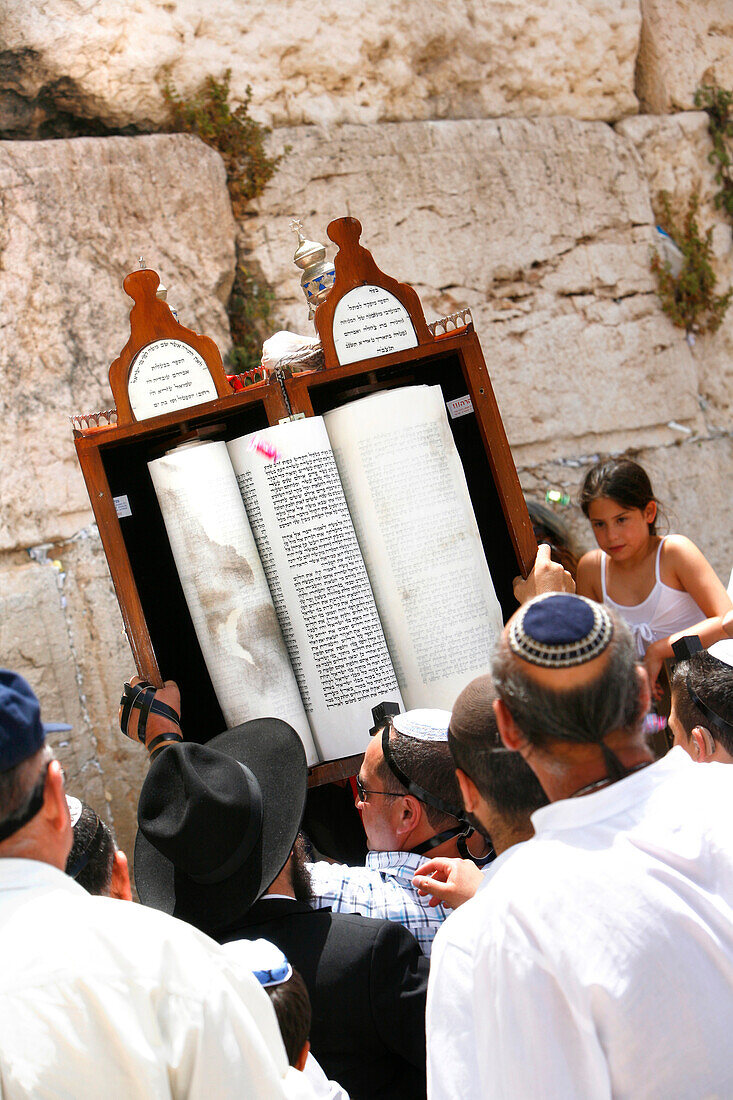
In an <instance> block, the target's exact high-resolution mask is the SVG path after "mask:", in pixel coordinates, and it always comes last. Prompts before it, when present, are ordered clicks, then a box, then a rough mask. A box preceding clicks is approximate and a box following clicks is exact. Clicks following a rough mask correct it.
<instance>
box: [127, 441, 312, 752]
mask: <svg viewBox="0 0 733 1100" xmlns="http://www.w3.org/2000/svg"><path fill="white" fill-rule="evenodd" d="M148 469H149V470H150V476H151V477H152V479H153V486H154V488H155V493H156V496H157V498H158V503H159V504H160V510H161V512H162V513H163V520H164V522H165V526H166V530H167V532H168V538H169V541H170V545H171V549H172V551H173V557H174V559H175V562H176V568H177V570H178V575H179V577H180V579H181V585H182V587H183V593H184V595H185V597H186V602H187V604H188V609H189V611H190V613H191V618H192V620H193V625H194V627H195V629H196V636H197V638H198V640H199V645H200V646H201V652H202V653H203V656H204V660H205V662H206V667H207V668H208V670H209V675H210V676H211V682H212V684H213V685H214V691H215V692H216V697H217V699H218V700H219V706H220V707H221V709H222V713H223V715H224V719H225V721H226V723H227V727H228V728H230V729H231V728H232V726H236V725H238V724H239V723H240V722H247V721H249V720H250V719H252V718H270V717H272V718H281V719H282V720H283V721H284V722H289V723H290V725H291V726H293V728H294V729H295V730H297V732H298V734H299V735H300V738H301V740H302V742H303V745H304V747H305V751H306V756H307V758H308V763H309V764H315V763H317V762H318V754H317V752H316V746H315V743H314V741H313V737H312V735H311V732H310V726H309V723H308V719H307V717H306V714H305V710H304V709H303V703H302V700H301V698H300V694H299V692H298V686H297V684H296V681H295V676H294V675H293V670H292V668H291V666H290V661H289V659H288V654H287V649H286V647H285V642H284V641H283V636H282V633H281V631H280V626H279V624H278V620H277V615H276V614H275V608H274V606H273V603H272V597H271V596H270V590H269V588H268V585H267V581H266V579H265V574H264V572H263V569H262V565H261V563H260V560H259V557H258V555H257V547H256V545H255V540H254V538H253V537H252V531H251V529H250V526H249V523H248V521H247V515H246V513H245V511H244V508H243V507H242V498H241V496H240V494H239V489H238V487H237V479H236V477H235V475H234V470H233V469H232V464H231V461H230V459H229V454H228V452H227V448H226V443H215V442H208V443H200V444H195V445H188V446H186V445H184V446H183V447H179V448H176V449H175V450H173V451H170V452H169V453H168V454H166V455H163V457H162V458H156V459H155V460H154V461H153V462H149V463H148ZM181 686H183V685H181Z"/></svg>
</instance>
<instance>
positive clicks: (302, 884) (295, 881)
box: [290, 833, 313, 901]
mask: <svg viewBox="0 0 733 1100" xmlns="http://www.w3.org/2000/svg"><path fill="white" fill-rule="evenodd" d="M307 859H308V856H307V853H306V846H305V837H304V836H303V834H302V833H298V835H297V837H296V838H295V844H294V845H293V854H292V855H291V857H290V881H291V883H292V887H293V893H294V894H295V897H296V900H297V901H312V900H313V887H312V886H311V876H310V871H309V870H308V868H307V867H306V862H307Z"/></svg>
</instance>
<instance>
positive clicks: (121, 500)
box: [112, 496, 132, 519]
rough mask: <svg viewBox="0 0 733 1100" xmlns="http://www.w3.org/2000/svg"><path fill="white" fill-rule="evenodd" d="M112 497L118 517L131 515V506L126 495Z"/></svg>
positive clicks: (122, 517)
mask: <svg viewBox="0 0 733 1100" xmlns="http://www.w3.org/2000/svg"><path fill="white" fill-rule="evenodd" d="M112 499H113V500H114V502H115V510H116V511H117V518H118V519H124V518H125V517H126V516H131V515H132V508H131V507H130V502H129V500H128V499H127V497H126V496H121V497H113V498H112Z"/></svg>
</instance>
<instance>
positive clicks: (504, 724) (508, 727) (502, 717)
mask: <svg viewBox="0 0 733 1100" xmlns="http://www.w3.org/2000/svg"><path fill="white" fill-rule="evenodd" d="M494 715H495V716H496V724H497V726H498V727H499V736H500V737H501V739H502V742H503V743H504V747H505V748H507V749H509V750H510V752H519V750H520V749H521V747H522V746H523V745H524V743H525V741H524V736H523V735H522V732H521V730H520V729H518V727H517V725H516V723H515V721H514V719H513V718H512V716H511V712H510V711H509V707H508V706H507V705H506V703H505V702H504V701H503V700H502V699H494Z"/></svg>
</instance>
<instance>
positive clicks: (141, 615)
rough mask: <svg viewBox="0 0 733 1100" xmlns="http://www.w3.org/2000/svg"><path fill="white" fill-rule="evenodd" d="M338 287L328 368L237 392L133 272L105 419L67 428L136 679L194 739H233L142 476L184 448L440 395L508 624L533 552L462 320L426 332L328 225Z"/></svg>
mask: <svg viewBox="0 0 733 1100" xmlns="http://www.w3.org/2000/svg"><path fill="white" fill-rule="evenodd" d="M328 233H329V237H330V238H331V239H332V240H333V241H334V242H335V243H336V244H337V245H338V246H339V252H338V254H337V256H336V257H335V261H334V263H335V269H336V277H335V282H334V286H333V289H332V290H331V292H330V293H329V295H328V298H327V299H326V300H325V301H324V302H323V303H322V304H321V305H320V306H319V307H318V309H317V310H316V314H315V324H316V328H317V330H318V333H319V336H320V339H321V343H322V346H323V356H324V361H325V367H324V368H323V369H320V370H317V371H310V372H306V373H300V374H292V375H289V376H283V373H282V372H278V373H277V375H273V376H272V377H271V378H270V380H269V381H263V382H260V383H257V384H254V385H251V386H248V387H247V388H246V389H244V390H242V391H241V392H234V390H233V389H232V386H231V385H230V383H229V381H228V379H227V376H226V374H225V373H224V369H223V366H222V362H221V357H220V355H219V352H218V350H217V348H216V346H215V344H214V343H213V341H212V340H210V339H209V338H207V337H205V336H201V335H200V334H197V333H195V332H193V331H192V330H190V329H187V328H185V327H184V326H182V325H180V324H178V322H177V321H176V319H175V318H174V316H173V314H172V312H171V310H170V309H169V307H168V306H167V305H166V304H165V303H164V302H161V301H158V300H157V298H156V290H157V287H158V284H159V279H158V276H157V275H156V273H155V272H153V271H150V270H141V271H136V272H133V273H132V274H130V275H129V276H128V277H127V278H126V280H125V283H124V286H125V290H126V291H127V293H128V294H129V295H130V296H131V297H132V298H133V299H134V303H135V304H134V306H133V308H132V311H131V314H130V327H131V334H130V339H129V341H128V343H127V344H126V346H125V348H124V350H123V351H122V353H121V354H120V356H119V358H118V359H117V360H115V362H114V363H113V364H112V367H111V369H110V385H111V387H112V392H113V396H114V398H115V402H116V423H113V422H110V423H104V422H103V421H104V420H105V419H106V420H108V421H114V420H115V415H114V413H109V414H95V415H93V416H85V417H81V416H78V417H75V418H73V423H74V425H75V427H74V437H75V445H76V450H77V454H78V457H79V462H80V464H81V468H82V471H83V474H84V478H85V481H86V485H87V489H88V491H89V496H90V500H91V503H92V508H93V510H94V515H95V518H96V521H97V525H98V527H99V533H100V538H101V541H102V545H103V548H104V551H105V554H106V557H107V561H108V564H109V569H110V573H111V575H112V580H113V583H114V586H115V591H116V594H117V598H118V600H119V604H120V609H121V612H122V617H123V621H124V624H125V630H126V632H127V637H128V640H129V642H130V646H131V648H132V653H133V657H134V660H135V664H136V667H137V670H138V673H139V675H140V676H142V677H144V678H145V679H148V680H150V681H152V682H153V683H156V684H162V682H163V680H164V679H173V680H175V681H176V682H177V683H178V684H179V686H180V687H181V697H182V725H183V729H184V734H185V736H186V738H187V739H189V740H198V741H202V742H203V741H207V740H208V739H209V738H210V737H213V736H214V735H215V734H217V733H219V732H221V731H222V730H223V729H225V728H226V722H225V720H224V716H223V714H222V710H221V708H220V706H219V703H218V701H217V696H216V694H215V691H214V687H213V684H212V680H211V676H210V675H209V672H208V670H207V666H206V662H205V660H204V656H203V653H202V649H201V646H200V645H199V641H198V638H197V634H196V630H195V628H194V624H193V621H192V618H191V614H190V612H189V608H188V605H187V602H186V598H185V596H184V592H183V587H182V584H181V581H180V579H179V574H178V571H177V568H176V564H175V561H174V558H173V552H172V549H171V544H170V541H169V537H168V532H167V530H166V525H165V523H164V520H163V516H162V513H161V507H160V506H159V503H158V498H157V497H156V492H155V490H154V487H153V483H152V480H151V475H150V472H149V470H148V463H149V462H150V461H151V460H154V459H156V458H158V457H159V456H161V455H163V454H164V453H165V452H167V451H169V450H170V449H171V448H173V447H176V446H177V445H179V444H181V443H185V442H188V441H206V440H215V441H231V440H234V439H237V438H238V437H240V436H243V435H247V434H248V433H252V432H260V431H262V430H264V429H266V428H267V427H268V426H271V425H277V424H278V423H279V422H283V421H286V420H289V419H293V418H295V419H299V418H300V417H302V416H305V417H311V416H313V415H322V414H324V413H328V412H330V411H331V410H334V409H337V408H339V407H340V406H342V405H345V404H347V403H348V402H350V401H353V400H354V399H355V398H358V397H363V396H365V395H370V394H373V393H377V392H378V391H384V390H390V389H395V388H397V387H404V386H409V385H417V384H422V385H424V384H427V385H428V386H433V387H436V386H439V387H440V390H441V391H442V397H443V400H444V401H445V403H446V405H447V408H448V411H449V414H450V416H449V425H450V431H451V433H452V435H453V439H454V441H455V445H456V448H457V451H458V455H459V456H460V462H461V465H462V467H463V472H464V474H465V478H466V483H467V486H468V492H469V495H470V500H471V505H472V507H473V510H474V514H475V517H476V522H477V525H478V529H479V534H480V538H481V543H482V545H483V548H484V552H485V556H486V560H487V562H488V564H489V567H490V571H491V577H492V579H493V583H494V588H495V590H496V595H497V598H498V600H499V604H500V605H501V610H502V613H503V618H504V619H506V618H507V617H508V616H509V615H510V614H511V613H512V611H513V610H514V608H515V606H516V604H515V601H514V597H513V593H512V579H513V577H515V576H516V575H517V573H522V574H523V575H525V576H526V575H527V573H528V572H529V570H530V568H531V566H532V563H533V561H534V556H535V553H536V542H535V539H534V534H533V531H532V525H531V522H530V519H529V516H528V513H527V508H526V505H525V502H524V497H523V495H522V492H521V489H520V486H519V481H518V478H517V473H516V469H515V467H514V463H513V460H512V456H511V452H510V450H509V445H508V443H507V439H506V435H505V432H504V428H503V425H502V422H501V417H500V414H499V410H498V407H497V404H496V400H495V398H494V394H493V390H492V388H491V383H490V380H489V375H488V372H487V369H486V364H485V362H484V359H483V355H482V352H481V347H480V344H479V341H478V337H477V335H476V333H475V331H474V328H473V323H472V320H471V317H470V314H469V313H468V311H464V312H462V313H460V314H457V315H454V316H452V317H451V318H446V319H443V320H441V321H438V322H435V323H434V324H432V325H427V324H426V322H425V318H424V315H423V311H422V307H421V305H420V302H419V299H418V297H417V294H416V293H415V291H414V290H413V289H412V288H411V287H409V286H407V285H405V284H402V283H399V282H397V281H396V280H395V279H393V278H390V277H389V276H388V275H385V274H384V273H383V272H381V271H380V270H379V268H378V267H377V266H376V264H375V262H374V260H373V258H372V256H371V254H370V253H369V252H368V251H367V250H366V249H365V248H363V246H362V245H361V244H360V243H359V236H360V233H361V226H360V224H359V222H358V221H356V220H355V219H352V218H342V219H338V220H337V221H334V222H332V223H331V224H330V225H329V227H328ZM360 760H361V756H360V755H349V756H345V757H342V758H339V759H333V760H326V761H325V762H323V763H320V764H316V765H315V766H313V767H311V768H310V774H309V785H310V786H317V785H320V784H324V783H328V782H331V781H333V780H335V779H341V778H345V777H347V776H350V775H354V774H356V772H357V770H358V767H359V764H360Z"/></svg>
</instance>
